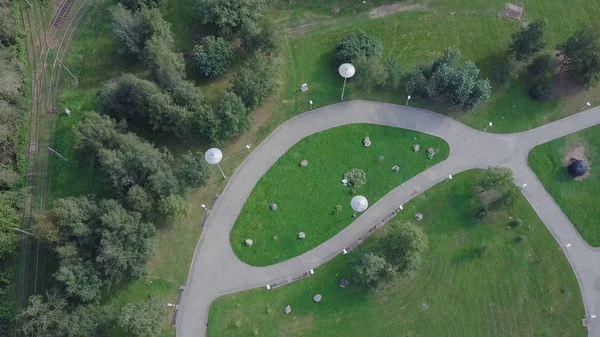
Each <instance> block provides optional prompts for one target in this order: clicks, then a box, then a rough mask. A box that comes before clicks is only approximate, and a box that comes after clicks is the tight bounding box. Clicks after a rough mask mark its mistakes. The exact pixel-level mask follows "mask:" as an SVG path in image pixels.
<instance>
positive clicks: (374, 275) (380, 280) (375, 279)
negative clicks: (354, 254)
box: [352, 253, 396, 288]
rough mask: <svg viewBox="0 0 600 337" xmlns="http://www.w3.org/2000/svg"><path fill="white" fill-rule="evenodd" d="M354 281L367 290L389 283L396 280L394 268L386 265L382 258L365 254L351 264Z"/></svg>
mask: <svg viewBox="0 0 600 337" xmlns="http://www.w3.org/2000/svg"><path fill="white" fill-rule="evenodd" d="M352 273H353V276H354V280H355V281H356V282H357V283H359V284H362V285H365V286H367V287H369V288H377V287H378V286H380V285H382V284H385V283H390V282H391V281H393V280H394V279H395V278H396V268H395V267H394V266H393V265H391V264H389V263H387V262H386V260H385V258H384V257H381V256H378V255H375V254H373V253H365V254H362V255H361V256H359V257H358V258H357V259H356V260H354V262H353V263H352Z"/></svg>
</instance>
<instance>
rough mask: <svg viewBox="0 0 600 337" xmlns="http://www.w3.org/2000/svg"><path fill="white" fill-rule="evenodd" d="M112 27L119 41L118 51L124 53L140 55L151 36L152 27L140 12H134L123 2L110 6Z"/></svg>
mask: <svg viewBox="0 0 600 337" xmlns="http://www.w3.org/2000/svg"><path fill="white" fill-rule="evenodd" d="M109 12H110V16H111V23H110V29H111V30H112V32H113V35H114V36H115V38H116V39H117V40H118V41H119V45H118V47H117V52H118V53H119V54H122V55H134V56H140V55H141V53H142V50H143V49H144V46H145V45H146V41H147V40H148V39H150V37H151V34H152V33H151V31H150V29H149V28H150V27H149V26H148V25H147V24H146V22H144V17H143V16H142V15H141V14H140V13H132V12H131V11H130V10H128V9H127V8H125V7H123V5H122V4H120V3H118V4H117V5H116V6H111V7H110V8H109Z"/></svg>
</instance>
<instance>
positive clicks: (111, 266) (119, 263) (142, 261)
mask: <svg viewBox="0 0 600 337" xmlns="http://www.w3.org/2000/svg"><path fill="white" fill-rule="evenodd" d="M98 207H99V216H98V220H97V221H98V224H97V225H96V226H98V229H97V233H98V243H97V244H98V253H97V256H96V262H97V263H98V264H99V266H98V268H99V271H100V272H101V273H102V275H103V278H104V279H106V280H107V281H108V283H109V284H112V285H116V284H119V283H120V282H121V281H122V280H123V279H125V278H129V277H133V278H137V277H140V276H142V275H144V274H145V272H146V263H147V262H148V260H149V259H150V257H152V254H153V253H154V246H155V236H156V231H155V228H154V225H153V224H151V223H147V222H142V221H141V215H140V214H139V213H137V212H128V211H127V210H125V209H124V208H123V206H121V204H119V203H118V202H117V201H116V200H102V201H100V203H99V205H98Z"/></svg>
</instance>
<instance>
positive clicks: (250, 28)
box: [241, 19, 280, 54]
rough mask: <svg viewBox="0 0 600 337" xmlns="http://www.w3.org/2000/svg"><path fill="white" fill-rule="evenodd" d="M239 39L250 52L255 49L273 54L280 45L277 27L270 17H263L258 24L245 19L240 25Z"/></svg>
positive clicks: (253, 51) (255, 50)
mask: <svg viewBox="0 0 600 337" xmlns="http://www.w3.org/2000/svg"><path fill="white" fill-rule="evenodd" d="M241 40H242V46H243V47H244V49H245V50H246V51H247V52H248V53H250V54H254V53H256V52H257V51H262V52H263V53H266V54H274V53H275V52H277V50H278V49H279V45H280V41H279V34H278V32H277V27H276V26H275V23H274V22H273V20H271V19H265V20H263V22H261V23H260V24H257V23H255V22H254V21H245V22H244V24H243V25H242V30H241Z"/></svg>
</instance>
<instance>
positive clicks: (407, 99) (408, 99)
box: [404, 95, 410, 105]
mask: <svg viewBox="0 0 600 337" xmlns="http://www.w3.org/2000/svg"><path fill="white" fill-rule="evenodd" d="M408 101H410V95H408V98H406V104H404V105H408Z"/></svg>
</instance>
